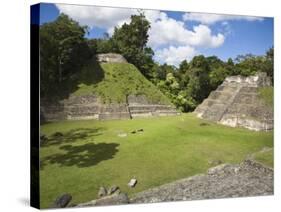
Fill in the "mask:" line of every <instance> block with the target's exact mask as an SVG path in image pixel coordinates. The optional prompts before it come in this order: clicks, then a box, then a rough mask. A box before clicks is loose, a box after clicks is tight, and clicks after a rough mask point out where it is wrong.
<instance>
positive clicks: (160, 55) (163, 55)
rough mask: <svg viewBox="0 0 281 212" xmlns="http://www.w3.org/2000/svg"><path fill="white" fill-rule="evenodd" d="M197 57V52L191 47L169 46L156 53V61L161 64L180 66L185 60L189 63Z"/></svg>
mask: <svg viewBox="0 0 281 212" xmlns="http://www.w3.org/2000/svg"><path fill="white" fill-rule="evenodd" d="M195 55H196V50H195V49H194V48H193V47H191V46H178V47H175V46H169V47H168V48H163V49H159V50H157V51H156V52H155V59H157V60H158V61H159V62H162V63H167V64H169V65H175V66H178V65H179V63H180V62H181V61H183V60H187V61H189V60H190V59H191V58H192V57H193V56H195Z"/></svg>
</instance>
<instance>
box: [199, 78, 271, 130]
mask: <svg viewBox="0 0 281 212" xmlns="http://www.w3.org/2000/svg"><path fill="white" fill-rule="evenodd" d="M266 86H271V81H270V78H269V77H267V76H266V74H265V73H259V74H257V75H256V76H250V77H242V76H231V77H227V78H226V79H225V80H224V82H223V83H222V84H221V85H220V86H219V87H218V88H217V89H216V90H215V91H212V92H211V93H210V95H209V97H208V98H206V99H205V100H204V101H203V102H202V103H201V104H200V105H199V106H198V107H197V108H196V109H195V111H194V112H195V113H196V114H197V116H198V117H200V118H203V119H207V120H210V121H214V122H218V123H221V124H224V125H227V126H231V127H245V128H248V129H250V130H256V131H260V130H265V131H266V130H272V129H273V106H272V107H270V106H268V105H266V104H265V102H264V101H263V100H262V99H260V97H259V94H258V89H259V88H261V87H266Z"/></svg>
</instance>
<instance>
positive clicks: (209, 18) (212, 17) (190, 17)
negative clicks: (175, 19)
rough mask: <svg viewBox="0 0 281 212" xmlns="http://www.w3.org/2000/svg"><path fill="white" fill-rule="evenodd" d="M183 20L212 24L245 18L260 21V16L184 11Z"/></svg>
mask: <svg viewBox="0 0 281 212" xmlns="http://www.w3.org/2000/svg"><path fill="white" fill-rule="evenodd" d="M182 18H183V20H184V21H197V22H200V23H202V24H214V23H216V22H223V21H232V20H246V21H262V20H263V18H262V17H254V16H240V15H219V14H210V13H209V14H208V13H185V14H184V15H183V16H182Z"/></svg>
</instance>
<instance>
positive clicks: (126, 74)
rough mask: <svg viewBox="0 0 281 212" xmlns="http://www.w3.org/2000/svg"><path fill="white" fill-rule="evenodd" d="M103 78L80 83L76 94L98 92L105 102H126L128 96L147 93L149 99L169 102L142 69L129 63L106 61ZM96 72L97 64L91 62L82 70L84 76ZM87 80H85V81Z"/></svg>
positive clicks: (103, 67)
mask: <svg viewBox="0 0 281 212" xmlns="http://www.w3.org/2000/svg"><path fill="white" fill-rule="evenodd" d="M100 67H101V69H102V70H103V74H104V75H103V79H102V80H100V81H99V82H97V83H93V84H89V83H88V84H87V83H80V84H79V85H78V89H77V90H76V91H75V92H74V95H88V94H96V95H98V96H99V97H101V99H102V100H103V101H104V102H105V103H111V102H126V96H127V95H129V94H132V95H145V96H146V97H147V98H148V100H150V101H153V102H159V103H168V104H170V101H169V100H168V98H167V97H166V96H165V95H164V94H162V93H161V91H159V90H158V89H157V88H156V87H155V86H154V85H153V84H152V83H151V82H150V81H148V80H147V79H146V78H145V77H144V76H143V75H142V74H141V73H140V71H139V70H138V69H137V68H136V67H135V66H134V65H132V64H129V63H105V64H101V65H100ZM93 72H95V66H92V65H91V64H89V65H88V66H86V67H85V68H84V69H83V70H82V72H81V77H82V78H86V79H87V78H89V77H88V76H89V75H90V76H91V73H93ZM84 81H85V80H83V82H84Z"/></svg>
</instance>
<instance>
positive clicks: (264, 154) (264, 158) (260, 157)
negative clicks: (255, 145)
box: [254, 149, 274, 167]
mask: <svg viewBox="0 0 281 212" xmlns="http://www.w3.org/2000/svg"><path fill="white" fill-rule="evenodd" d="M273 158H274V157H273V149H271V150H269V151H261V152H258V153H256V154H255V155H254V159H255V160H257V161H258V162H261V163H263V164H264V165H266V166H269V167H273V164H274V163H273Z"/></svg>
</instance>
